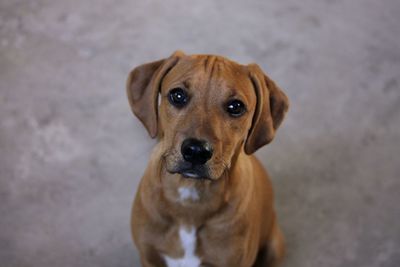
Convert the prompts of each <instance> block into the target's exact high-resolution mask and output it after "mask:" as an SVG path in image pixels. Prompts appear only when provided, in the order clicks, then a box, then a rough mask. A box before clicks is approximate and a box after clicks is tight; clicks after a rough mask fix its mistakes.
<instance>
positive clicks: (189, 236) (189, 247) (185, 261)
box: [164, 226, 201, 267]
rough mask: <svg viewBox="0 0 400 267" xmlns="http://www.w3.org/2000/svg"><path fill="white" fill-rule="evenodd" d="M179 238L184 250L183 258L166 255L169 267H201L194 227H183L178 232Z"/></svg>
mask: <svg viewBox="0 0 400 267" xmlns="http://www.w3.org/2000/svg"><path fill="white" fill-rule="evenodd" d="M178 237H179V241H180V244H181V247H182V249H183V252H184V254H183V257H181V258H171V257H169V256H168V255H164V259H165V262H166V265H167V267H199V266H200V263H201V262H200V259H199V257H198V256H197V255H196V253H195V251H196V246H197V231H196V229H195V228H194V227H186V226H181V227H180V228H179V231H178Z"/></svg>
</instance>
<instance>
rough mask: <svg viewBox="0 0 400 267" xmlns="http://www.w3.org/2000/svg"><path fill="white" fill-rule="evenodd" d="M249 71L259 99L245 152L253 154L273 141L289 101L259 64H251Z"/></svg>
mask: <svg viewBox="0 0 400 267" xmlns="http://www.w3.org/2000/svg"><path fill="white" fill-rule="evenodd" d="M248 69H249V75H250V80H251V82H252V84H253V87H254V90H255V93H256V97H257V104H256V109H255V111H254V115H253V122H252V125H251V128H250V131H249V134H248V136H247V140H246V143H245V152H246V153H247V154H252V153H254V152H255V151H256V150H257V149H259V148H260V147H262V146H264V145H266V144H268V143H269V142H271V141H272V139H273V138H274V136H275V131H276V130H277V129H278V127H279V125H280V124H281V122H282V120H283V118H284V116H285V113H286V112H287V110H288V107H289V100H288V98H287V96H286V95H285V94H284V93H283V92H282V90H281V89H280V88H279V87H278V86H277V85H276V84H275V82H274V81H272V80H271V79H270V78H269V77H268V76H267V75H265V74H264V72H263V71H262V70H261V68H260V67H259V66H258V65H257V64H250V65H249V66H248Z"/></svg>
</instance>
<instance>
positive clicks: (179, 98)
mask: <svg viewBox="0 0 400 267" xmlns="http://www.w3.org/2000/svg"><path fill="white" fill-rule="evenodd" d="M168 100H169V102H170V103H171V104H172V105H173V106H175V107H177V108H182V107H184V106H186V104H187V102H188V101H189V96H188V95H187V93H186V92H185V90H183V89H182V88H174V89H172V90H171V91H169V93H168Z"/></svg>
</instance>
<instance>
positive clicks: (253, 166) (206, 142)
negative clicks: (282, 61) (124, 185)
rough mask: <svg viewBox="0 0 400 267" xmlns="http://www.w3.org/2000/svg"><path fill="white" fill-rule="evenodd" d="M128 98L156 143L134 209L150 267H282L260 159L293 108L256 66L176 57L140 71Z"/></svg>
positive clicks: (209, 58)
mask: <svg viewBox="0 0 400 267" xmlns="http://www.w3.org/2000/svg"><path fill="white" fill-rule="evenodd" d="M127 93H128V98H129V102H130V105H131V108H132V111H133V112H134V114H135V115H136V116H137V117H138V118H139V119H140V120H141V122H142V123H143V124H144V126H145V127H146V128H147V130H148V132H149V134H150V135H151V137H153V138H155V137H157V139H158V141H159V142H158V144H157V145H156V147H155V148H154V151H153V152H152V155H151V158H150V162H149V164H148V166H147V169H146V171H145V173H144V176H143V178H142V180H141V183H140V185H139V189H138V192H137V195H136V199H135V202H134V206H133V210H132V235H133V239H134V241H135V243H136V246H137V248H138V250H139V253H140V257H141V262H142V266H143V267H150V266H156V267H160V266H167V267H199V266H213V267H236V266H237V267H252V266H263V267H266V266H275V265H276V264H277V263H278V262H279V260H280V259H281V257H282V255H283V253H284V245H283V238H282V234H281V232H280V230H279V227H278V224H277V220H276V216H275V212H274V208H273V192H272V187H271V183H270V181H269V178H268V175H267V173H266V171H265V170H264V168H263V167H262V166H261V164H260V163H259V161H258V160H257V159H256V157H255V156H253V155H251V154H252V153H253V152H255V151H256V150H257V149H258V148H260V147H261V146H263V145H265V144H267V143H269V142H271V140H272V139H273V137H274V135H275V131H276V129H277V128H278V126H279V125H280V124H281V122H282V120H283V117H284V115H285V113H286V111H287V109H288V99H287V97H286V95H285V94H284V93H283V92H282V91H281V90H280V89H279V88H278V87H277V86H276V84H275V83H274V82H273V81H272V80H270V79H269V78H268V77H267V76H266V75H265V74H264V73H263V71H262V70H261V69H260V68H259V67H258V66H257V65H255V64H251V65H247V66H245V65H239V64H237V63H235V62H233V61H230V60H228V59H226V58H223V57H220V56H213V55H191V56H189V55H184V54H183V53H182V52H179V51H178V52H175V53H174V54H173V55H172V56H170V57H169V58H167V59H163V60H159V61H155V62H151V63H148V64H144V65H141V66H139V67H137V68H135V69H134V70H133V71H132V72H131V73H130V75H129V78H128V82H127Z"/></svg>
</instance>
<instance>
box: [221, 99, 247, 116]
mask: <svg viewBox="0 0 400 267" xmlns="http://www.w3.org/2000/svg"><path fill="white" fill-rule="evenodd" d="M233 102H240V103H241V104H242V108H241V112H240V113H231V112H229V109H228V106H229V105H230V104H232V103H233ZM225 111H226V112H227V113H228V115H229V116H230V117H233V118H239V117H241V116H243V114H245V113H246V112H247V107H246V104H245V103H244V102H243V101H242V100H240V99H236V98H235V99H230V100H229V101H228V102H226V104H225Z"/></svg>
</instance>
